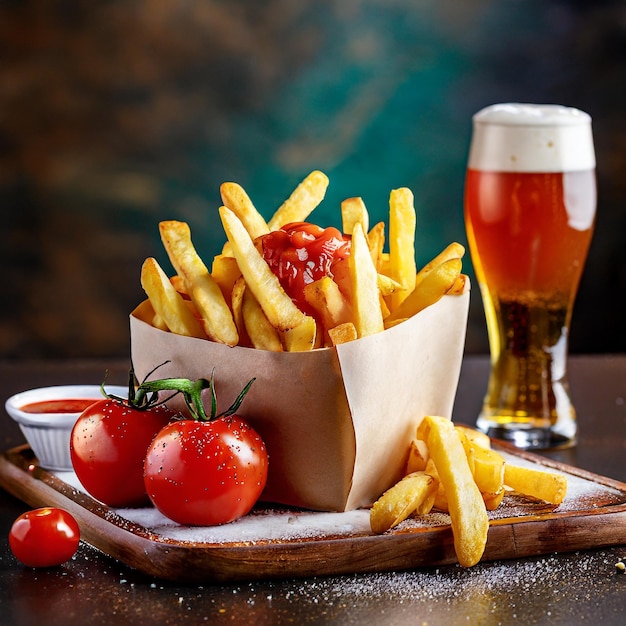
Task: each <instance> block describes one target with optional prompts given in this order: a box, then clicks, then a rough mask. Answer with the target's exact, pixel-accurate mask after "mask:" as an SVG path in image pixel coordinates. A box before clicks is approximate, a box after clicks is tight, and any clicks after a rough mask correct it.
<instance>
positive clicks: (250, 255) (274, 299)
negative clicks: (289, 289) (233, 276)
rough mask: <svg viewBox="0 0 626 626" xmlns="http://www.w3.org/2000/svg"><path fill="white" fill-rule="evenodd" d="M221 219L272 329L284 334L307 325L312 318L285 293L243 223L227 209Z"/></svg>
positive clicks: (239, 262) (241, 268)
mask: <svg viewBox="0 0 626 626" xmlns="http://www.w3.org/2000/svg"><path fill="white" fill-rule="evenodd" d="M220 217H221V218H222V225H223V226H224V230H225V231H226V236H227V237H228V241H229V242H230V244H231V247H232V249H233V253H234V255H235V258H236V259H237V264H238V265H239V269H240V270H241V273H242V275H243V276H244V278H245V280H246V285H247V286H248V288H249V289H250V290H251V291H252V293H253V294H254V297H255V298H256V300H257V302H258V303H259V304H260V305H261V308H262V309H263V312H264V313H265V315H266V316H267V319H268V320H269V321H270V323H271V324H272V326H273V327H274V328H276V330H278V331H280V332H284V331H288V330H290V329H294V328H297V327H299V326H301V325H302V324H305V323H306V322H307V317H308V316H307V315H305V314H304V313H303V312H302V311H300V309H298V307H297V306H296V305H295V304H294V303H293V300H292V299H291V298H290V297H289V296H288V295H287V294H286V293H285V290H284V289H283V288H282V286H281V284H280V282H279V280H278V278H277V277H276V275H275V274H274V273H273V272H272V270H271V269H270V267H269V266H268V265H267V263H266V262H265V259H263V257H262V256H261V254H260V252H259V251H258V250H257V249H256V247H255V246H254V242H253V241H252V239H250V235H249V234H248V231H247V230H246V229H245V227H244V225H243V224H242V223H241V220H240V219H239V218H238V217H237V216H236V215H235V214H234V213H233V212H232V211H231V210H230V209H227V208H226V207H221V208H220ZM311 319H312V318H311ZM313 322H314V323H315V320H313Z"/></svg>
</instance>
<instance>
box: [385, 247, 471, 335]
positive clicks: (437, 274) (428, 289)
mask: <svg viewBox="0 0 626 626" xmlns="http://www.w3.org/2000/svg"><path fill="white" fill-rule="evenodd" d="M461 267H462V261H461V259H450V260H449V261H444V262H443V263H441V264H440V265H438V266H436V267H435V268H433V269H432V270H431V271H430V272H429V273H428V275H427V276H425V277H424V278H423V280H422V281H421V282H420V283H419V284H418V285H416V287H415V289H414V290H413V291H412V292H411V293H410V294H409V295H408V296H407V298H406V299H405V300H404V302H402V304H401V305H400V306H399V307H398V308H397V309H396V310H395V311H392V313H391V315H389V316H388V317H387V318H386V319H385V324H386V325H388V324H389V323H390V322H393V321H395V320H398V319H406V318H409V317H412V316H413V315H416V314H417V313H419V312H420V311H422V310H423V309H425V308H426V307H428V306H430V305H432V304H434V303H435V302H437V301H438V300H439V299H441V298H442V297H443V296H444V295H445V294H446V292H447V291H448V289H449V288H450V286H451V285H453V284H454V281H455V280H456V279H457V277H458V275H459V274H460V273H461Z"/></svg>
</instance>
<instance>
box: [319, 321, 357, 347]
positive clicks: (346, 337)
mask: <svg viewBox="0 0 626 626" xmlns="http://www.w3.org/2000/svg"><path fill="white" fill-rule="evenodd" d="M327 332H328V336H329V337H330V341H331V342H332V344H333V346H337V345H339V344H340V343H347V342H348V341H354V340H355V339H357V338H358V335H357V332H356V328H355V327H354V324H353V323H352V322H346V323H345V324H339V326H335V327H334V328H329V329H328V331H327Z"/></svg>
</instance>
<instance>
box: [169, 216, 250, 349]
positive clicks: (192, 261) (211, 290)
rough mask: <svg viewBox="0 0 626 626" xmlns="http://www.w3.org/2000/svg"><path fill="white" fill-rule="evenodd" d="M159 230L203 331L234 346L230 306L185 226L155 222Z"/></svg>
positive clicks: (186, 225) (216, 339) (235, 328)
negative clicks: (182, 280)
mask: <svg viewBox="0 0 626 626" xmlns="http://www.w3.org/2000/svg"><path fill="white" fill-rule="evenodd" d="M159 230H160V232H161V239H162V241H163V245H164V247H165V250H166V252H167V254H168V256H169V258H170V261H171V263H172V265H173V266H174V269H175V270H176V273H177V274H179V275H180V276H183V277H184V279H185V285H186V287H187V290H188V293H189V296H190V298H191V300H192V301H193V303H194V305H195V306H196V309H197V311H198V313H199V315H200V317H201V318H202V326H203V328H204V332H205V333H206V334H207V335H208V336H209V337H210V338H211V339H212V340H213V341H217V342H219V343H225V344H227V345H229V346H236V345H237V343H238V341H239V336H238V334H237V327H236V326H235V322H234V320H233V316H232V314H231V311H230V308H229V306H228V304H227V303H226V300H225V299H224V295H223V294H222V291H221V289H220V288H219V285H218V284H217V283H216V282H215V280H213V277H212V276H211V274H209V270H208V269H207V267H206V265H205V264H204V263H203V261H202V259H200V257H199V256H198V254H197V252H196V250H195V248H194V246H193V244H192V242H191V233H190V231H189V225H188V224H186V223H185V222H177V221H166V222H161V223H160V224H159Z"/></svg>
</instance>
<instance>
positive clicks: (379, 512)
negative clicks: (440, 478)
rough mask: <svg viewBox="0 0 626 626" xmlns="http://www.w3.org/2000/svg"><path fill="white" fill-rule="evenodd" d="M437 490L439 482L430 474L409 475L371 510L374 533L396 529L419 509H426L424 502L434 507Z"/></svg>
mask: <svg viewBox="0 0 626 626" xmlns="http://www.w3.org/2000/svg"><path fill="white" fill-rule="evenodd" d="M436 490H437V482H436V481H435V479H434V478H433V477H432V476H430V475H429V474H426V473H424V472H414V473H412V474H408V475H407V476H405V477H404V478H403V479H402V480H400V481H399V482H397V483H396V484H395V485H393V487H390V488H389V489H388V490H387V491H385V493H384V494H383V495H382V496H381V497H380V498H379V499H378V500H376V502H375V503H374V505H373V506H372V508H371V509H370V527H371V529H372V532H375V533H377V534H380V533H384V532H385V531H387V530H390V529H391V528H394V527H395V526H397V525H398V524H399V523H400V522H402V521H404V520H405V519H407V517H409V516H410V515H411V514H412V513H414V512H415V511H416V510H417V509H418V508H421V509H422V510H423V508H424V507H422V506H421V505H422V504H423V503H424V502H429V504H430V507H432V501H433V499H434V494H435V492H436ZM427 508H428V509H429V510H430V508H429V507H427ZM424 512H425V511H424Z"/></svg>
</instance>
